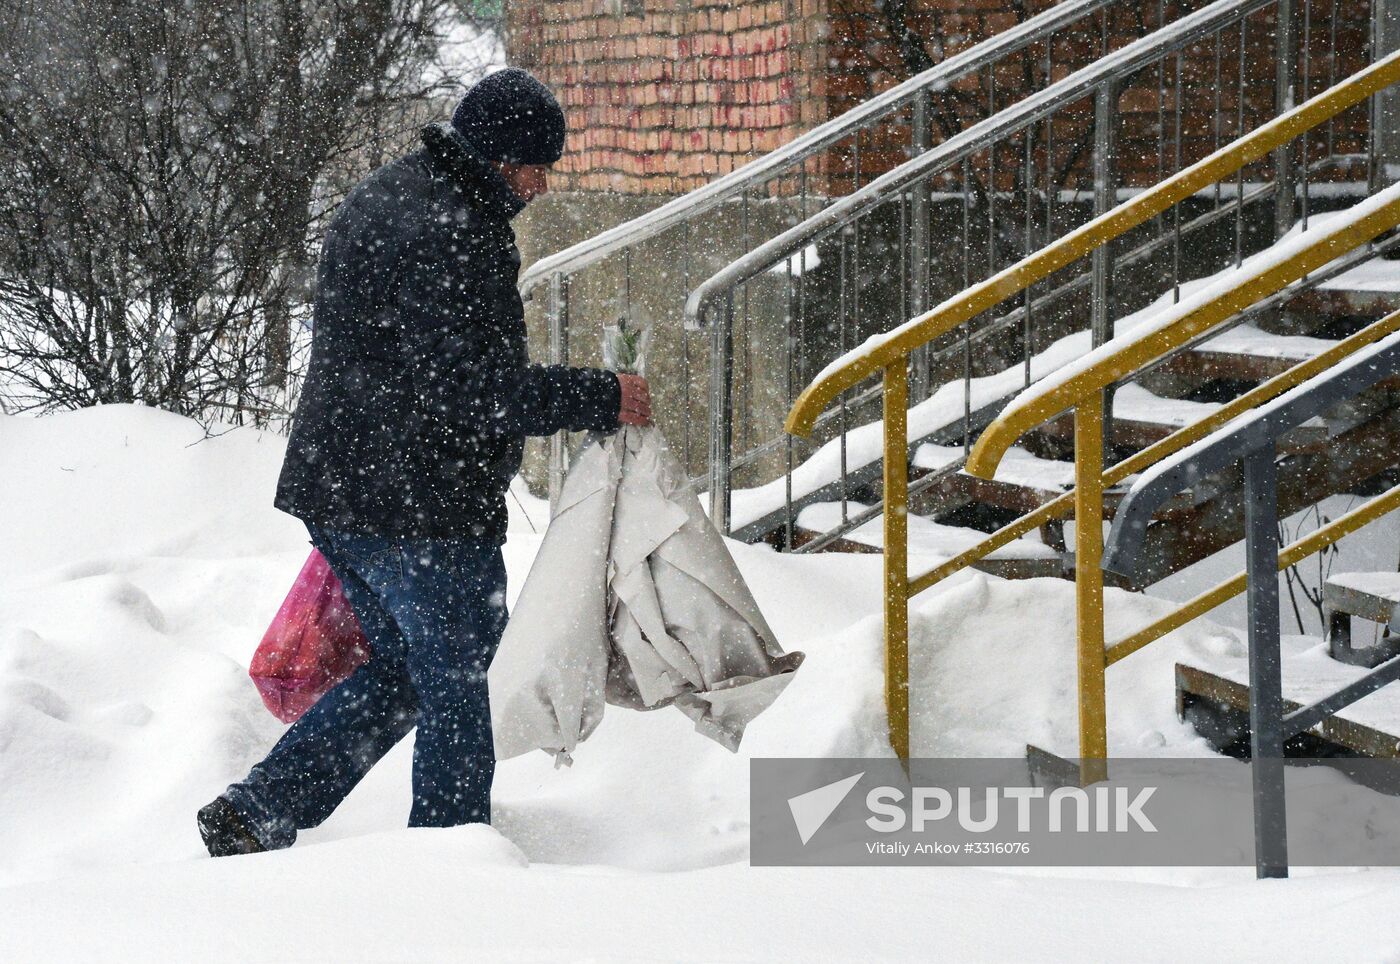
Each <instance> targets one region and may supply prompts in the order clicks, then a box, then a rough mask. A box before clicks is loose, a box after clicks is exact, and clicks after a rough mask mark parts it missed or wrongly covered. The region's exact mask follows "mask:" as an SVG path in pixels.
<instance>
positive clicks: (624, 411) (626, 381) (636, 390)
mask: <svg viewBox="0 0 1400 964" xmlns="http://www.w3.org/2000/svg"><path fill="white" fill-rule="evenodd" d="M617 383H618V385H620V386H621V387H622V405H621V407H620V409H619V411H618V413H617V420H618V421H619V422H621V423H622V424H623V425H650V424H651V389H650V388H648V387H647V380H646V379H645V378H642V377H641V376H639V375H618V376H617Z"/></svg>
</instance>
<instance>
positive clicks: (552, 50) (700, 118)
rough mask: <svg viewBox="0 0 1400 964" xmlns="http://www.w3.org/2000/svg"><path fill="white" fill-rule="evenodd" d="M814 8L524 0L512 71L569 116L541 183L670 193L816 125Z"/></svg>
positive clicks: (821, 107) (749, 1)
mask: <svg viewBox="0 0 1400 964" xmlns="http://www.w3.org/2000/svg"><path fill="white" fill-rule="evenodd" d="M826 2H827V0H733V2H715V0H531V2H514V3H509V4H508V5H507V17H508V29H509V33H510V37H511V43H510V56H511V60H512V62H513V63H515V64H517V65H519V66H522V67H525V68H527V69H529V70H531V71H533V72H534V73H536V74H537V75H538V76H539V77H540V79H541V80H543V81H544V82H545V83H546V84H548V85H549V86H550V87H551V88H552V89H553V90H554V91H555V92H556V93H557V94H558V95H559V98H560V101H561V103H562V104H563V105H564V108H565V111H566V112H567V114H568V119H569V137H568V142H567V145H566V148H565V154H564V158H563V160H561V161H560V163H559V164H558V165H557V166H556V168H555V171H556V174H555V176H554V179H553V187H554V189H556V190H562V191H612V192H617V193H623V194H681V193H684V192H686V191H689V190H692V189H694V188H696V187H699V186H701V185H703V184H705V183H707V182H709V181H710V180H712V179H713V178H714V177H716V176H718V175H721V174H726V173H728V172H729V171H731V170H733V169H734V168H735V167H736V166H739V165H741V164H743V163H744V162H745V161H747V160H749V159H751V158H752V157H755V156H757V155H759V154H763V153H766V152H768V151H771V150H774V149H775V148H777V147H779V146H780V145H782V144H783V143H785V142H787V141H789V140H791V139H792V138H793V137H795V136H797V134H798V133H800V132H801V131H803V130H806V129H808V128H810V127H812V126H814V125H816V124H818V123H820V122H821V121H823V120H825V119H826V101H825V99H824V96H823V92H824V89H825V81H824V69H823V66H824V61H825V52H824V50H825V48H824V43H823V39H822V34H823V32H824V27H825V24H824V20H823V16H822V13H823V9H824V6H825V3H826Z"/></svg>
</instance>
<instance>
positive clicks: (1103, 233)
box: [692, 0, 1400, 435]
mask: <svg viewBox="0 0 1400 964" xmlns="http://www.w3.org/2000/svg"><path fill="white" fill-rule="evenodd" d="M1266 2H1270V0H1261V5H1262V3H1266ZM1228 6H1229V0H1221V2H1220V3H1216V4H1213V5H1212V6H1210V7H1207V8H1205V9H1204V10H1202V11H1200V14H1198V16H1200V15H1204V14H1206V13H1208V12H1210V11H1212V10H1215V9H1216V8H1217V7H1228ZM1189 19H1190V18H1186V19H1183V20H1182V21H1179V22H1178V23H1177V24H1174V25H1173V27H1177V26H1181V25H1182V24H1185V23H1186V20H1189ZM1201 29H1206V28H1201V27H1200V26H1199V25H1197V30H1201ZM1155 36H1156V35H1155V34H1154V35H1153V37H1149V38H1145V39H1146V40H1152V39H1154V38H1155ZM1137 43H1143V41H1138V42H1137ZM1133 46H1136V44H1133V45H1130V46H1128V47H1124V48H1123V49H1122V50H1120V51H1119V52H1118V53H1119V54H1124V53H1127V52H1128V51H1130V50H1131V49H1132V47H1133ZM1154 49H1155V47H1154ZM1135 59H1137V58H1135ZM1073 79H1074V78H1073V77H1069V78H1066V79H1065V81H1062V82H1061V83H1068V81H1070V80H1073ZM1099 79H1100V80H1101V79H1102V78H1099ZM1397 80H1400V55H1397V54H1392V55H1391V56H1389V57H1386V58H1384V59H1382V60H1378V61H1376V62H1375V63H1374V64H1371V65H1370V66H1369V67H1366V68H1365V69H1364V70H1361V71H1359V72H1358V73H1357V74H1355V75H1354V76H1353V77H1352V78H1350V79H1349V80H1348V81H1346V82H1344V83H1341V84H1338V85H1337V86H1335V87H1332V88H1330V89H1328V90H1326V91H1323V92H1322V93H1321V94H1319V95H1318V96H1316V97H1314V98H1312V99H1311V100H1309V101H1307V102H1306V103H1304V104H1302V105H1300V106H1299V107H1295V108H1294V109H1293V110H1291V111H1288V112H1287V113H1285V114H1282V115H1280V116H1278V117H1276V118H1274V119H1273V120H1271V121H1269V122H1268V123H1266V124H1263V125H1261V126H1260V127H1258V128H1256V129H1255V130H1253V131H1251V132H1250V133H1249V134H1246V135H1245V136H1244V137H1241V138H1239V139H1238V140H1236V141H1234V142H1232V143H1231V144H1228V145H1226V146H1225V147H1223V148H1221V149H1220V150H1218V151H1216V152H1215V153H1213V154H1211V155H1210V156H1209V157H1206V158H1204V159H1203V160H1201V161H1199V162H1197V163H1196V164H1193V165H1191V166H1190V167H1188V168H1186V169H1185V170H1183V171H1182V172H1181V173H1179V174H1177V175H1175V176H1173V177H1170V178H1168V179H1167V180H1165V181H1163V182H1161V183H1160V184H1157V185H1155V186H1154V187H1151V188H1148V189H1147V190H1145V191H1143V192H1142V193H1141V194H1139V195H1137V196H1136V197H1134V198H1133V199H1132V200H1130V201H1126V202H1124V203H1123V204H1120V205H1119V206H1118V207H1116V208H1114V209H1112V210H1111V211H1109V212H1108V213H1106V214H1103V215H1101V216H1099V217H1097V218H1094V219H1093V220H1092V221H1089V222H1088V223H1087V224H1085V225H1083V226H1081V227H1079V228H1076V229H1075V230H1073V231H1071V232H1069V233H1068V234H1066V235H1065V236H1064V237H1062V238H1059V239H1058V240H1056V241H1055V242H1054V243H1052V244H1050V245H1048V246H1046V247H1045V248H1042V249H1041V250H1040V251H1038V252H1036V253H1035V254H1033V255H1031V256H1030V257H1028V258H1024V259H1022V260H1021V261H1019V262H1017V263H1016V264H1014V265H1011V266H1010V267H1008V268H1005V269H1003V270H1002V271H1000V272H998V273H997V274H994V275H992V276H991V277H990V278H988V279H987V280H985V281H982V282H980V283H978V284H975V285H973V286H972V287H971V288H969V289H968V290H966V291H963V292H960V293H959V294H957V295H955V296H954V297H952V298H949V299H948V300H947V301H944V302H943V303H942V304H940V305H938V306H937V307H935V308H933V309H932V310H930V311H928V312H926V313H924V314H923V315H920V316H918V317H916V318H913V319H911V320H910V321H908V322H906V323H905V324H903V325H901V326H899V327H898V328H896V329H894V330H893V331H891V332H888V333H885V334H882V335H877V336H876V337H874V338H872V339H870V340H869V341H867V342H866V343H865V344H864V345H862V346H861V347H860V348H858V349H856V350H855V351H854V352H850V353H848V354H846V355H844V356H842V357H841V358H838V359H836V360H835V361H834V362H832V363H831V364H830V365H828V366H827V367H826V369H825V370H824V371H822V372H821V373H820V374H818V375H817V377H816V378H815V379H813V380H812V382H811V384H809V385H808V386H807V388H806V389H804V390H803V392H802V394H801V395H799V396H798V399H797V401H796V402H794V403H793V406H792V409H791V410H790V412H789V415H788V420H787V426H786V428H787V431H788V432H790V433H792V434H795V435H806V434H808V433H809V432H810V431H811V424H812V422H813V420H815V418H816V417H817V415H818V414H819V413H820V412H821V411H822V410H823V409H825V408H826V407H827V406H828V405H829V404H831V402H832V400H833V399H835V398H836V396H838V395H840V394H841V393H842V392H844V391H846V390H847V389H850V388H852V387H854V386H855V385H857V384H859V383H860V382H862V381H864V380H865V379H866V378H869V377H870V376H871V375H873V374H875V373H876V372H878V371H879V370H880V369H882V368H884V367H885V366H886V365H888V364H889V363H890V362H891V361H893V360H894V359H897V358H900V357H902V356H904V355H907V354H909V353H910V352H912V351H913V350H914V349H915V348H919V347H922V346H923V345H925V344H928V343H929V342H931V341H933V340H934V339H936V338H938V337H940V336H942V335H945V334H947V333H948V332H949V331H952V330H953V329H954V328H956V327H958V326H959V325H961V324H962V323H963V322H965V321H968V320H969V319H971V318H974V317H976V316H977V315H980V314H982V313H984V312H986V311H988V310H990V309H992V308H994V307H996V306H997V305H999V304H1001V303H1002V302H1004V301H1006V300H1007V299H1008V298H1010V297H1012V296H1013V295H1017V294H1020V293H1021V292H1022V291H1024V290H1025V289H1027V288H1029V287H1030V286H1031V285H1032V284H1035V283H1036V282H1037V281H1040V280H1042V279H1043V278H1046V277H1048V276H1049V275H1052V274H1054V273H1055V272H1056V271H1059V270H1060V269H1061V268H1064V267H1065V266H1067V265H1069V264H1071V263H1072V262H1074V261H1078V260H1079V259H1080V258H1082V257H1084V256H1085V255H1087V254H1089V253H1090V252H1092V251H1093V250H1094V249H1096V248H1100V247H1102V246H1104V245H1105V244H1107V243H1108V242H1109V241H1112V240H1113V239H1115V238H1117V237H1119V236H1121V235H1123V234H1126V233H1127V232H1128V231H1130V230H1131V229H1132V228H1135V227H1137V226H1138V225H1140V224H1142V223H1143V222H1145V221H1148V220H1151V219H1152V218H1154V217H1156V216H1157V215H1159V214H1161V213H1162V212H1163V211H1165V210H1167V209H1168V208H1170V207H1171V206H1172V205H1174V204H1177V203H1179V202H1181V201H1184V200H1185V199H1187V198H1189V197H1191V196H1192V195H1193V194H1196V193H1197V192H1199V191H1201V190H1203V189H1204V188H1207V187H1209V186H1210V185H1212V184H1215V183H1216V182H1218V181H1220V180H1223V179H1224V178H1225V177H1228V176H1229V175H1231V174H1233V173H1235V172H1236V171H1238V170H1240V169H1241V168H1243V167H1245V166H1246V165H1248V164H1250V163H1252V162H1254V161H1257V160H1259V159H1260V158H1262V157H1264V156H1266V155H1267V154H1269V153H1270V152H1271V151H1273V150H1274V149H1276V148H1277V147H1279V146H1280V145H1283V144H1286V143H1288V142H1289V141H1291V140H1293V139H1294V138H1295V137H1297V136H1298V135H1299V134H1301V133H1303V132H1304V131H1307V130H1310V129H1312V128H1313V127H1316V126H1318V125H1319V124H1321V123H1323V122H1324V121H1326V120H1328V119H1329V118H1332V117H1335V116H1336V115H1337V114H1340V113H1341V112H1342V111H1344V110H1346V109H1348V108H1349V107H1353V106H1355V105H1356V104H1358V103H1360V102H1361V101H1363V100H1365V99H1366V98H1367V97H1370V96H1371V95H1372V94H1374V93H1376V92H1377V91H1380V90H1383V89H1385V88H1386V87H1388V86H1390V85H1391V84H1393V83H1395V82H1396V81H1397ZM1056 86H1058V85H1056ZM1093 86H1094V85H1093V84H1092V83H1088V82H1087V81H1086V82H1084V83H1083V84H1076V85H1074V88H1073V89H1074V90H1075V92H1076V93H1077V95H1078V96H1083V94H1084V93H1085V92H1086V91H1087V90H1088V89H1092V88H1093ZM1054 89H1055V88H1054V87H1048V88H1046V89H1045V91H1044V93H1046V94H1048V93H1050V92H1052V91H1053V90H1054ZM1067 99H1069V100H1073V99H1075V98H1073V97H1070V98H1067ZM1023 109H1029V108H1027V107H1026V105H1025V103H1024V102H1023V103H1022V104H1019V105H1017V107H1014V108H1011V109H1010V110H1008V111H1005V112H1003V114H1011V113H1015V112H1018V111H1020V110H1023ZM999 116H1001V115H999ZM979 126H980V125H979ZM975 130H976V128H970V129H969V130H968V131H967V133H968V134H972V133H973V132H974V131H975ZM955 141H956V139H954V140H950V141H948V142H946V143H945V144H944V145H943V147H947V146H949V145H952V144H954V143H955ZM942 149H943V148H942V147H940V148H938V149H935V151H932V152H930V154H927V155H924V157H929V156H932V154H934V153H937V152H938V151H940V150H942ZM922 160H923V158H920V159H919V160H918V161H914V162H911V163H915V164H917V163H919V162H920V161H922ZM906 166H908V165H906ZM892 173H893V172H892ZM876 183H878V181H872V182H871V184H870V186H871V187H873V186H874V185H875V184H876ZM833 207H834V206H833ZM828 210H831V209H828ZM775 240H776V239H775ZM757 250H762V249H761V248H760V249H757ZM716 277H718V275H716ZM701 287H702V288H703V287H704V286H703V285H702V286H701ZM699 290H700V289H697V291H699ZM692 298H694V296H693V295H692Z"/></svg>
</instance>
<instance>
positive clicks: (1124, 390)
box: [1036, 384, 1220, 448]
mask: <svg viewBox="0 0 1400 964" xmlns="http://www.w3.org/2000/svg"><path fill="white" fill-rule="evenodd" d="M1219 408H1220V405H1219V403H1217V402H1193V401H1190V400H1188V399H1183V398H1166V397H1164V396H1161V395H1156V394H1154V393H1152V392H1150V391H1148V390H1147V389H1146V388H1143V387H1142V386H1141V385H1134V384H1126V385H1120V386H1119V387H1118V389H1117V391H1115V392H1114V394H1113V437H1114V440H1115V441H1116V442H1117V443H1118V444H1120V445H1127V446H1131V447H1133V448H1143V447H1145V446H1148V445H1151V444H1152V443H1153V442H1158V441H1161V440H1162V439H1164V438H1166V437H1167V436H1168V435H1171V434H1172V433H1173V432H1175V431H1177V430H1178V429H1181V428H1184V427H1186V426H1187V425H1190V424H1192V423H1193V422H1199V421H1200V420H1201V419H1203V418H1205V417H1206V416H1208V415H1211V414H1212V413H1214V412H1215V411H1216V410H1217V409H1219ZM1036 431H1038V432H1040V433H1042V434H1045V435H1048V436H1050V437H1052V438H1057V439H1062V440H1069V439H1072V438H1074V415H1073V413H1072V412H1066V413H1064V414H1063V415H1060V416H1057V417H1056V418H1053V419H1051V420H1050V421H1048V422H1046V423H1045V424H1044V425H1042V426H1040V428H1038V429H1037V430H1036Z"/></svg>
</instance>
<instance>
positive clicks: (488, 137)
mask: <svg viewBox="0 0 1400 964" xmlns="http://www.w3.org/2000/svg"><path fill="white" fill-rule="evenodd" d="M452 126H453V127H455V128H456V129H457V131H458V133H460V134H461V135H462V136H463V137H465V138H466V139H467V140H469V141H471V142H472V144H473V145H474V146H475V147H476V149H477V150H479V151H481V153H482V155H483V156H484V157H485V158H486V159H487V160H490V161H506V162H508V163H512V164H553V163H554V162H555V161H557V160H559V158H560V157H562V156H563V154H564V129H565V123H564V111H563V110H562V109H561V108H560V107H559V102H558V101H557V100H555V99H554V95H553V94H551V93H550V92H549V88H547V87H545V86H544V84H541V83H540V82H539V81H538V80H536V79H535V78H534V77H533V76H531V75H530V73H529V72H528V71H524V70H521V69H520V68H519V67H508V68H506V69H505V70H498V71H497V72H496V73H494V74H488V75H487V76H486V77H484V78H482V79H481V80H480V81H478V82H477V83H476V84H475V86H473V87H472V89H471V90H469V91H467V92H466V94H465V95H464V96H463V97H462V101H461V103H459V104H458V105H457V109H456V110H455V111H454V112H453V114H452Z"/></svg>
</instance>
